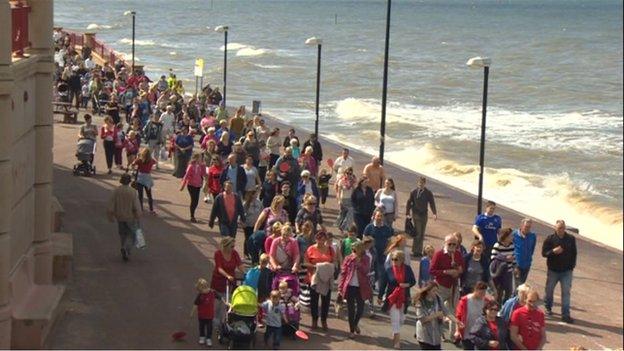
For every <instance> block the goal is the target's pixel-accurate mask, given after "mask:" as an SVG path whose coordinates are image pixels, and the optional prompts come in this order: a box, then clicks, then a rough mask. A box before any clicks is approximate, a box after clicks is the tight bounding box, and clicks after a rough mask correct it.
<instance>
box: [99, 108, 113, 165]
mask: <svg viewBox="0 0 624 351" xmlns="http://www.w3.org/2000/svg"><path fill="white" fill-rule="evenodd" d="M100 138H102V140H103V142H104V154H105V155H106V166H107V167H108V174H111V173H113V171H112V168H113V156H115V142H116V141H117V127H115V123H113V119H112V118H111V117H110V116H106V117H104V125H103V126H102V128H100Z"/></svg>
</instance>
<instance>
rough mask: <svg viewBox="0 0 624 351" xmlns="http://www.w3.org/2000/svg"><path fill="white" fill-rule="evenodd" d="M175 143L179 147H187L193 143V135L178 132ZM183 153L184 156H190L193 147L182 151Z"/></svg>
mask: <svg viewBox="0 0 624 351" xmlns="http://www.w3.org/2000/svg"><path fill="white" fill-rule="evenodd" d="M175 143H176V144H177V145H178V146H179V147H188V146H192V145H193V143H194V140H193V137H192V136H190V135H183V134H180V135H178V136H177V137H176V140H175ZM184 154H185V155H186V156H191V155H193V148H190V149H188V150H186V151H184Z"/></svg>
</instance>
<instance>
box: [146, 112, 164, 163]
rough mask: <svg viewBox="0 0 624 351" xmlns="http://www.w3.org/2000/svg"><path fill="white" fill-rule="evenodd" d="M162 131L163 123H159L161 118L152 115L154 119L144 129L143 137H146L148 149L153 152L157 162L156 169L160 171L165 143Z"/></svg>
mask: <svg viewBox="0 0 624 351" xmlns="http://www.w3.org/2000/svg"><path fill="white" fill-rule="evenodd" d="M162 130H163V126H162V123H160V122H159V117H158V116H157V115H156V114H154V115H152V119H151V120H150V121H149V122H147V124H146V125H145V127H143V136H144V137H145V142H146V143H147V147H149V148H150V150H152V155H153V156H154V159H155V160H156V169H158V161H159V159H160V147H161V146H162V143H163V134H162Z"/></svg>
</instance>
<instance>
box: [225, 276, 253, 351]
mask: <svg viewBox="0 0 624 351" xmlns="http://www.w3.org/2000/svg"><path fill="white" fill-rule="evenodd" d="M229 294H230V284H227V285H226V292H225V295H226V300H227V298H228V297H229ZM257 314H258V297H257V296H256V290H255V289H254V288H252V287H250V286H247V285H241V286H239V287H238V288H236V289H235V290H234V293H232V301H231V302H230V310H229V311H228V313H227V315H226V317H225V322H224V323H221V330H219V331H218V336H217V340H218V341H219V343H220V344H224V343H225V341H226V340H227V341H228V350H232V349H234V348H235V347H236V346H239V345H246V346H247V345H248V346H249V348H250V349H253V348H254V346H255V344H256V315H257Z"/></svg>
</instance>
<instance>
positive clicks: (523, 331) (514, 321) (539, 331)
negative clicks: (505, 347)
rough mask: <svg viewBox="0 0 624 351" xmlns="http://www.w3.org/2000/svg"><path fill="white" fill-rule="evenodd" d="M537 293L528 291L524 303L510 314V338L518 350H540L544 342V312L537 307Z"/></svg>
mask: <svg viewBox="0 0 624 351" xmlns="http://www.w3.org/2000/svg"><path fill="white" fill-rule="evenodd" d="M538 301H539V294H538V293H537V292H536V291H529V294H528V295H527V299H526V304H525V305H524V306H522V307H519V308H518V309H516V310H515V311H514V312H513V313H512V314H511V324H510V334H511V340H512V341H513V343H514V344H515V346H516V348H517V349H518V350H541V349H542V348H543V347H544V344H546V324H545V323H544V312H542V311H540V309H539V308H537V303H538Z"/></svg>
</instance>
